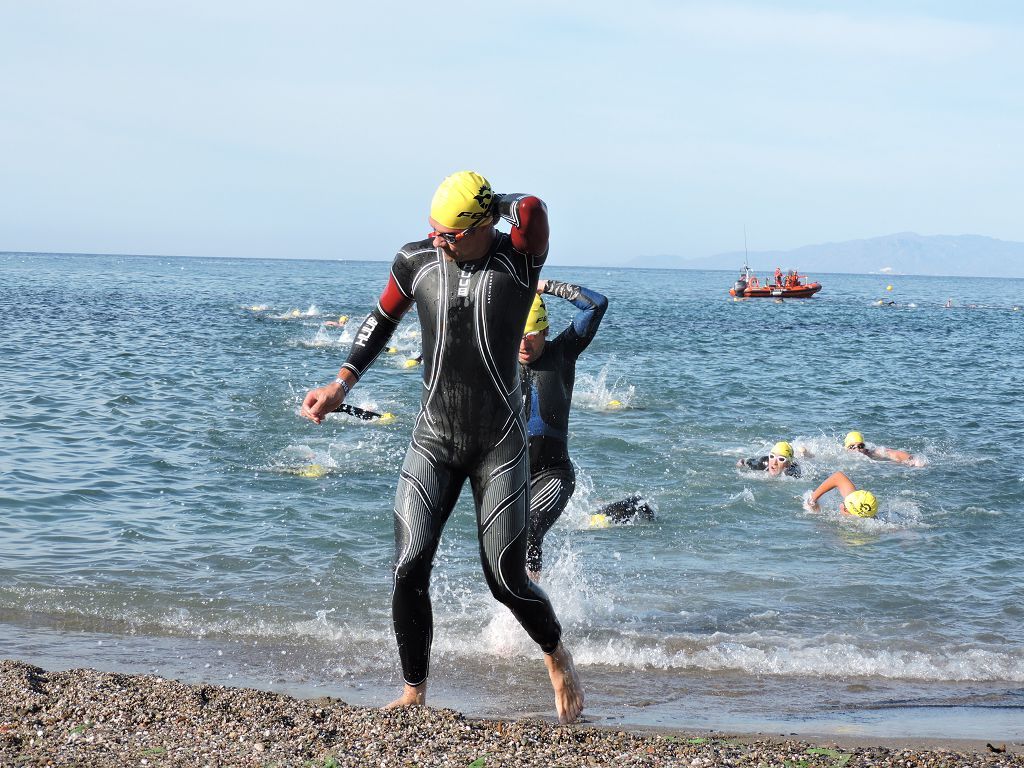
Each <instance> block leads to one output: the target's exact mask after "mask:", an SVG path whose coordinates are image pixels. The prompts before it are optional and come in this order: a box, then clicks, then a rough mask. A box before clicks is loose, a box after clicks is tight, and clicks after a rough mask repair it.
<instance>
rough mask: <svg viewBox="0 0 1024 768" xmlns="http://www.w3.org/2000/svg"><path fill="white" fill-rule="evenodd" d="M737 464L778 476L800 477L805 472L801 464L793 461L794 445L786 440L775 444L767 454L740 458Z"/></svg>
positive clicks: (744, 467) (743, 467) (741, 467)
mask: <svg viewBox="0 0 1024 768" xmlns="http://www.w3.org/2000/svg"><path fill="white" fill-rule="evenodd" d="M736 466H737V467H739V468H740V469H752V470H754V471H756V472H767V473H768V474H769V475H771V476H772V477H778V476H779V475H786V476H787V477H800V475H802V474H803V470H801V469H800V465H799V464H797V463H796V462H795V461H793V446H792V445H791V444H789V443H787V442H786V441H785V440H781V441H779V442H777V443H776V444H775V445H773V446H772V449H771V450H770V451H769V452H768V455H767V456H758V457H756V458H750V459H740V460H739V461H737V462H736Z"/></svg>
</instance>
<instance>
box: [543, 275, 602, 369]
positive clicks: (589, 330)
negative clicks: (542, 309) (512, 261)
mask: <svg viewBox="0 0 1024 768" xmlns="http://www.w3.org/2000/svg"><path fill="white" fill-rule="evenodd" d="M537 292H538V293H548V294H551V295H552V296H558V297H559V298H560V299H565V300H566V301H571V302H572V303H573V305H575V307H576V309H578V310H579V312H577V313H576V316H575V317H573V319H572V324H571V325H570V326H569V329H568V330H570V331H572V332H573V333H574V334H575V335H576V343H575V345H574V347H575V350H576V354H577V355H578V354H580V353H581V352H582V351H583V350H584V349H586V348H587V346H588V345H589V344H590V342H591V341H593V339H594V336H595V335H596V334H597V328H598V326H599V325H601V319H602V318H603V317H604V313H605V312H606V311H607V309H608V298H607V297H606V296H603V295H601V294H600V293H598V292H597V291H592V290H590V289H589V288H584V287H583V286H580V285H573V284H572V283H562V282H559V281H558V280H541V281H540V282H539V283H538V284H537Z"/></svg>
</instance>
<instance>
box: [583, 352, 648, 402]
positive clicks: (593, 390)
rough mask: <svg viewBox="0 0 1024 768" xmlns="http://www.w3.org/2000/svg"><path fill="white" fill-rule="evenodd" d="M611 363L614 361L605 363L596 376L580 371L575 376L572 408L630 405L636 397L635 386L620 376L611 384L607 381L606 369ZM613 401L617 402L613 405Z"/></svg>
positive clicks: (613, 363) (607, 369)
mask: <svg viewBox="0 0 1024 768" xmlns="http://www.w3.org/2000/svg"><path fill="white" fill-rule="evenodd" d="M613 365H615V362H614V361H611V362H608V363H606V364H605V365H604V367H603V368H601V370H600V371H599V372H598V374H597V376H591V375H590V374H588V373H581V374H579V375H578V376H577V377H576V386H575V389H574V394H573V401H572V402H573V407H574V408H582V409H584V410H588V411H610V410H618V409H623V408H630V407H632V405H633V401H634V400H635V399H636V387H634V386H633V385H632V384H629V383H628V382H626V380H625V379H624V378H622V377H620V378H618V379H616V380H615V381H613V382H612V383H611V384H609V383H608V371H609V369H610V368H611V367H612V366H613ZM616 367H619V366H616ZM613 403H618V405H613Z"/></svg>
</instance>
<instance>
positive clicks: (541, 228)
mask: <svg viewBox="0 0 1024 768" xmlns="http://www.w3.org/2000/svg"><path fill="white" fill-rule="evenodd" d="M516 213H517V214H518V217H519V226H518V227H512V231H511V232H510V234H511V236H512V246H513V247H514V248H515V249H516V250H517V251H519V252H520V253H528V254H530V255H531V256H543V255H544V254H545V253H546V252H547V250H548V236H549V235H550V234H551V229H550V227H549V226H548V208H547V206H546V205H544V201H543V200H541V199H540V198H539V197H533V196H530V197H524V198H523V199H522V200H519V201H518V203H517V204H516Z"/></svg>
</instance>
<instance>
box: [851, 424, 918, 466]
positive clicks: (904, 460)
mask: <svg viewBox="0 0 1024 768" xmlns="http://www.w3.org/2000/svg"><path fill="white" fill-rule="evenodd" d="M843 447H844V448H845V449H846V450H848V451H856V452H857V453H859V454H861V455H862V456H867V457H868V458H869V459H874V460H875V461H895V462H898V463H900V464H907V465H908V466H911V467H923V466H924V464H925V462H924V459H922V458H920V457H918V456H914V455H913V454H911V453H907V452H906V451H900V450H897V449H896V448H886V447H885V446H882V445H874V446H869V445H868V444H867V443H866V442H864V435H862V434H861V433H860V432H857V431H856V430H855V431H853V432H850V433H848V434H847V435H846V438H845V439H844V440H843Z"/></svg>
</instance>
